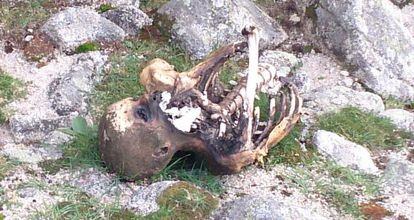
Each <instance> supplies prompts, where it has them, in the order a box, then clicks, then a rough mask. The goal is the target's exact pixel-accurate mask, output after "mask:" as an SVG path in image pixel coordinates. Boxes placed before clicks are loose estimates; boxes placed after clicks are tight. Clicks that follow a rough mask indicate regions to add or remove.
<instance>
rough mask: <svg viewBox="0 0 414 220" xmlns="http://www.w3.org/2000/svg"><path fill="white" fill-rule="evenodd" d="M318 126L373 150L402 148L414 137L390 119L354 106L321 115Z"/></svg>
mask: <svg viewBox="0 0 414 220" xmlns="http://www.w3.org/2000/svg"><path fill="white" fill-rule="evenodd" d="M318 128H319V129H322V130H327V131H331V132H334V133H337V134H340V135H342V136H344V137H346V138H347V139H348V140H350V141H353V142H356V143H358V144H361V145H364V146H366V147H368V148H369V149H371V150H375V149H392V148H400V147H403V146H404V145H405V143H406V139H409V138H412V134H409V133H407V132H403V131H399V130H398V129H397V128H396V127H395V126H394V125H393V124H392V123H391V121H390V120H389V119H385V118H380V117H377V116H375V115H374V114H373V113H366V112H363V111H361V110H359V109H357V108H353V107H349V108H344V109H342V110H341V111H339V112H337V113H328V114H325V115H322V116H320V118H319V122H318Z"/></svg>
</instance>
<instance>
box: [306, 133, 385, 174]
mask: <svg viewBox="0 0 414 220" xmlns="http://www.w3.org/2000/svg"><path fill="white" fill-rule="evenodd" d="M313 143H314V144H315V146H316V148H317V149H318V151H319V152H320V153H321V154H323V155H325V156H327V157H329V158H330V159H332V160H333V161H335V162H336V163H338V164H339V165H341V166H344V167H349V168H352V169H356V170H360V171H362V172H365V173H369V174H376V173H377V172H378V168H377V167H376V166H375V164H374V161H373V160H372V158H371V154H370V153H369V151H368V150H367V149H366V148H365V147H363V146H361V145H358V144H356V143H354V142H351V141H348V140H346V139H345V138H343V137H341V136H339V135H337V134H335V133H332V132H329V131H324V130H318V131H317V132H316V133H315V134H314V136H313Z"/></svg>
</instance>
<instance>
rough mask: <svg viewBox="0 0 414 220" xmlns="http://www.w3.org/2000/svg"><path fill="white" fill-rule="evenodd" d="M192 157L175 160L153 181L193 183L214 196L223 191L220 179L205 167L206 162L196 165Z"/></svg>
mask: <svg viewBox="0 0 414 220" xmlns="http://www.w3.org/2000/svg"><path fill="white" fill-rule="evenodd" d="M191 156H192V155H190V154H187V155H184V156H182V157H179V156H178V157H176V158H173V160H172V161H171V163H170V164H169V165H168V166H167V167H166V168H164V170H162V171H161V172H160V173H158V174H157V175H154V176H153V177H152V178H151V179H152V181H162V180H181V181H187V182H190V183H193V184H195V185H197V186H199V187H202V188H204V189H207V190H208V191H210V192H212V193H214V194H220V193H221V191H222V188H221V185H220V183H219V181H218V177H217V176H214V175H212V174H211V173H210V172H209V171H208V170H207V168H206V167H205V166H204V163H205V162H204V161H202V162H201V163H196V162H195V161H196V160H195V159H194V158H192V157H191Z"/></svg>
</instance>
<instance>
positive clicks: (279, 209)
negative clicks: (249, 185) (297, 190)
mask: <svg viewBox="0 0 414 220" xmlns="http://www.w3.org/2000/svg"><path fill="white" fill-rule="evenodd" d="M214 219H234V220H239V219H240V220H242V219H278V220H283V219H286V220H288V219H305V220H311V219H312V220H317V219H318V220H319V219H328V218H326V217H324V216H321V215H319V214H318V213H316V212H314V211H311V210H309V209H308V208H307V207H301V206H299V205H298V204H295V203H286V202H284V201H283V199H282V198H280V197H276V196H266V195H256V196H250V195H249V196H244V197H242V198H240V199H237V200H235V201H232V202H229V203H227V204H225V205H224V207H223V208H222V212H221V213H219V214H217V215H216V216H215V217H214Z"/></svg>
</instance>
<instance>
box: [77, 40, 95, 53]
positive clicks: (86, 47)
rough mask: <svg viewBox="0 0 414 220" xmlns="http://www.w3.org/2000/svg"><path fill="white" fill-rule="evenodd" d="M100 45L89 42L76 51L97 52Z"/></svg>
mask: <svg viewBox="0 0 414 220" xmlns="http://www.w3.org/2000/svg"><path fill="white" fill-rule="evenodd" d="M99 48H100V47H99V44H97V43H95V42H87V43H84V44H81V45H79V46H78V47H77V48H76V49H75V53H87V52H90V51H96V50H99Z"/></svg>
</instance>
